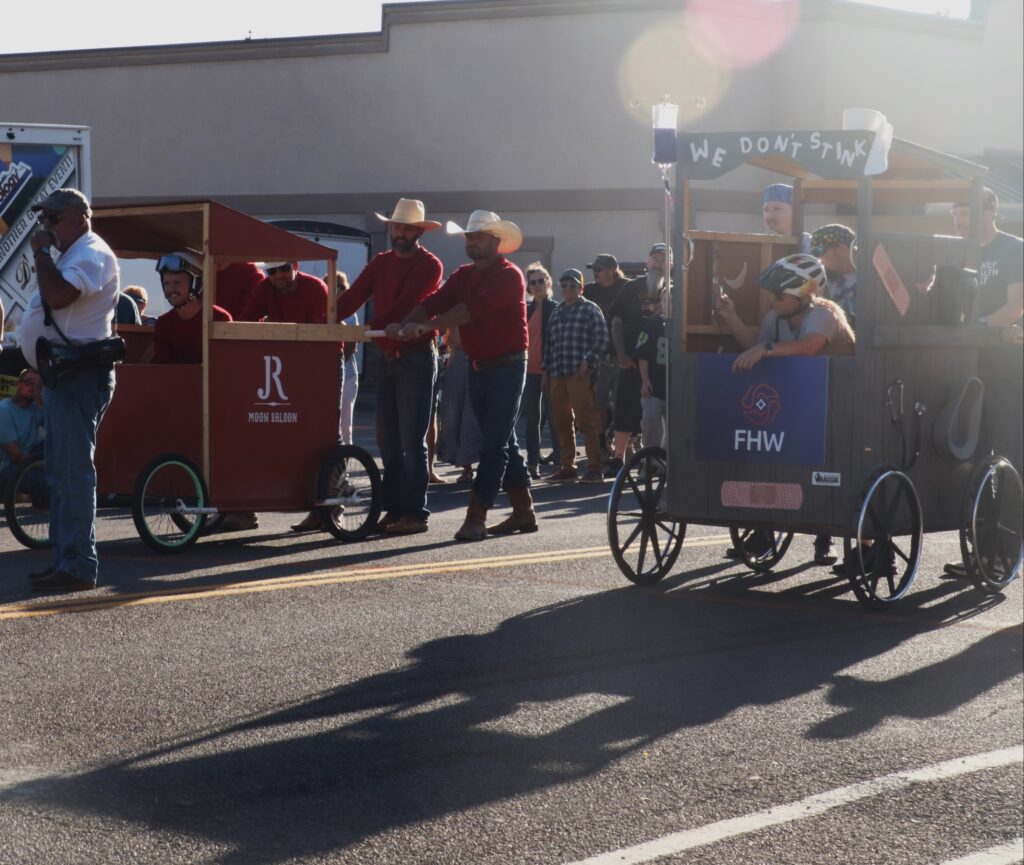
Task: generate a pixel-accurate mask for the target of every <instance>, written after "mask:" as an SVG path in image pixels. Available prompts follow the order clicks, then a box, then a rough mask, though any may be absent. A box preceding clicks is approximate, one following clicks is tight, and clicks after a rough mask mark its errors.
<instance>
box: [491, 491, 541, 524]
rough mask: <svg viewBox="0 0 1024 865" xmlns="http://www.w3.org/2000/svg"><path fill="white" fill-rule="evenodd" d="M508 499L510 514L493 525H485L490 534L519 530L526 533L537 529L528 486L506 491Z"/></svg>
mask: <svg viewBox="0 0 1024 865" xmlns="http://www.w3.org/2000/svg"><path fill="white" fill-rule="evenodd" d="M508 500H509V501H510V502H511V503H512V515H511V516H510V517H507V518H506V519H504V520H502V521H501V522H500V523H498V524H497V525H494V526H488V527H487V533H488V534H490V535H511V534H513V533H514V532H521V533H522V534H524V535H526V534H529V533H530V532H535V531H537V515H536V514H534V512H533V497H532V496H531V495H530V488H529V487H519V489H515V490H509V491H508Z"/></svg>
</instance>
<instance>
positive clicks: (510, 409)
mask: <svg viewBox="0 0 1024 865" xmlns="http://www.w3.org/2000/svg"><path fill="white" fill-rule="evenodd" d="M447 230H448V233H449V234H463V235H465V238H466V255H468V256H469V258H470V259H471V261H472V263H471V264H464V265H463V266H462V267H460V268H459V269H458V270H456V271H455V273H453V274H452V275H451V276H450V277H448V281H447V282H446V283H445V284H444V287H443V288H442V289H441V290H440V291H439V292H437V294H435V295H432V296H431V297H428V298H427V299H426V300H425V301H424V302H423V303H421V304H420V305H419V306H417V307H416V308H415V309H413V310H412V311H411V312H410V313H409V314H408V315H407V316H406V317H405V320H404V322H403V323H402V326H401V327H398V326H396V325H391V326H389V327H388V333H389V334H391V335H394V336H396V337H398V338H399V339H403V340H407V339H417V338H420V337H419V335H420V334H421V333H423V332H428V333H429V329H430V328H436V329H438V330H440V329H442V328H446V327H458V328H459V334H460V336H461V337H462V347H463V349H464V350H465V352H466V355H467V356H468V357H469V360H470V362H471V363H470V372H469V398H470V403H471V404H472V406H473V413H474V414H475V415H476V418H477V421H478V422H479V424H480V436H481V442H480V462H479V466H478V468H477V473H476V478H475V480H474V481H473V489H472V490H471V492H470V497H469V509H468V510H467V512H466V519H465V521H464V522H463V524H462V527H461V528H460V529H459V530H458V532H457V533H456V534H455V537H456V538H457V539H459V540H462V541H470V540H483V539H484V538H485V537H487V534H488V532H490V533H491V534H511V533H512V532H523V533H526V532H535V531H537V518H536V516H535V515H534V512H533V499H532V497H531V496H530V474H529V472H528V471H527V468H526V461H525V460H524V459H523V455H522V454H521V453H520V452H519V445H518V443H517V442H516V430H515V424H516V416H517V415H518V414H519V402H520V399H521V398H522V395H523V385H524V383H525V381H526V359H527V358H526V349H527V344H528V335H527V323H526V280H525V279H524V278H523V272H522V271H521V270H520V269H519V268H518V267H516V266H515V265H514V264H513V263H512V262H511V261H509V260H508V259H506V258H505V256H506V255H507V254H509V253H512V252H515V251H516V250H517V249H519V247H520V246H521V245H522V242H523V235H522V232H521V231H520V230H519V226H517V225H516V224H515V223H513V222H509V221H508V220H505V219H501V218H500V217H499V216H498V214H496V213H491V212H490V211H489V210H474V211H473V213H472V214H470V217H469V222H467V223H466V227H465V228H460V227H459V226H458V225H456V224H455V223H454V222H449V223H448V225H447ZM428 318H429V319H430V321H428ZM499 489H504V490H505V491H506V492H507V493H508V497H509V500H510V501H511V503H512V515H511V516H510V517H508V518H507V519H505V520H504V521H502V522H501V523H499V524H498V525H496V526H491V527H488V526H487V524H486V518H487V511H488V509H490V508H491V507H492V506H493V505H494V500H495V499H496V498H497V495H498V490H499Z"/></svg>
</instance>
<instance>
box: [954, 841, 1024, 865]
mask: <svg viewBox="0 0 1024 865" xmlns="http://www.w3.org/2000/svg"><path fill="white" fill-rule="evenodd" d="M1019 862H1024V838H1017V839H1015V840H1013V841H1007V842H1006V843H1005V844H996V846H995V847H989V848H988V850H980V851H979V852H977V853H968V854H967V855H966V856H961V857H960V858H959V859H950V860H949V861H948V862H943V863H942V865H1017V863H1019Z"/></svg>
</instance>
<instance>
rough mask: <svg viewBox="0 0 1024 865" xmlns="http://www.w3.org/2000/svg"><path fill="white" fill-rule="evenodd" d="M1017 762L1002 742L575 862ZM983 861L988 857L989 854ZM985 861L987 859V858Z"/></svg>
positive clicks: (652, 850) (1020, 754)
mask: <svg viewBox="0 0 1024 865" xmlns="http://www.w3.org/2000/svg"><path fill="white" fill-rule="evenodd" d="M1014 763H1024V745H1018V746H1016V747H1014V748H1003V749H1001V750H999V751H989V752H987V753H985V754H973V755H971V756H969V757H959V758H957V759H955V760H947V761H945V762H943V763H936V764H934V765H932V766H924V767H922V768H921V769H914V770H912V771H909V772H894V773H893V774H891V775H883V776H882V777H880V778H872V779H871V780H868V781H861V782H860V783H857V784H850V785H849V786H848V787H838V788H836V789H835V790H827V791H825V792H824V793H818V794H816V795H814V796H808V797H807V798H806V799H801V800H799V801H798V802H790V803H789V804H787V805H777V806H776V807H774V808H769V809H767V810H765V811H758V812H756V813H754V814H747V815H745V816H743V817H734V818H732V819H730V820H720V821H719V822H717V823H709V824H708V825H707V826H701V827H698V828H697V829H687V830H686V831H683V832H673V833H672V834H671V835H665V836H664V837H662V838H657V839H655V840H654V841H647V842H645V843H643V844H637V845H635V846H634V847H624V848H623V849H621V850H613V851H612V852H610V853H601V854H599V855H597V856H591V857H590V858H589V859H581V860H579V861H578V862H572V863H570V865H637V863H641V862H650V861H652V860H654V859H658V858H660V857H662V856H671V855H673V854H675V853H681V852H683V851H684V850H693V849H694V848H696V847H705V846H707V845H708V844H714V843H715V842H717V841H723V840H725V839H727V838H734V837H736V836H737V835H746V834H748V833H750V832H758V831H760V830H761V829H766V828H768V827H769V826H779V825H781V824H783V823H792V822H793V821H794V820H804V819H806V818H808V817H816V816H818V815H819V814H824V813H825V812H826V811H830V810H832V809H833V808H838V807H839V806H840V805H848V804H850V803H851V802H856V801H858V800H860V799H867V798H869V797H871V796H879V795H881V794H882V793H887V792H889V791H891V790H899V789H902V788H903V787H909V786H910V785H912V784H921V783H925V782H928V781H939V780H942V779H943V778H955V777H956V776H957V775H966V774H969V773H971V772H980V771H982V770H983V769H994V768H997V767H999V766H1010V765H1012V764H1014ZM980 861H982V862H984V861H985V860H980ZM999 861H1002V860H999ZM1006 861H1011V860H1006ZM986 865H988V863H987V862H986Z"/></svg>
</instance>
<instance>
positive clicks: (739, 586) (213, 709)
mask: <svg viewBox="0 0 1024 865" xmlns="http://www.w3.org/2000/svg"><path fill="white" fill-rule="evenodd" d="M365 432H366V430H365V429H364V430H363V433H364V434H365ZM442 470H443V471H444V472H445V473H446V474H447V476H448V477H449V478H454V477H455V474H456V472H455V470H454V469H451V468H450V467H442ZM607 494H608V487H607V486H606V487H604V488H594V487H584V486H580V485H570V486H559V487H553V486H548V487H547V488H543V489H538V490H537V500H538V511H539V514H540V517H541V531H540V532H538V533H537V534H535V535H531V536H526V537H513V538H491V539H488V540H487V541H484V542H481V543H470V544H461V543H457V542H455V541H453V540H452V534H453V533H454V531H455V529H456V528H457V526H458V525H459V522H460V520H461V516H462V512H463V509H464V506H465V499H466V493H465V490H464V488H459V489H456V488H454V487H453V486H452V485H448V486H445V487H438V488H434V489H433V490H432V493H431V504H432V507H434V509H435V513H434V515H433V517H432V519H431V528H430V531H429V532H428V533H427V534H424V535H419V536H415V537H413V538H406V539H382V538H380V539H372V540H368V541H365V542H362V543H359V544H352V545H347V546H346V545H339V544H337V543H335V542H332V541H329V540H328V539H327V538H326V536H324V535H303V536H295V535H293V534H292V533H290V532H289V531H288V529H287V526H288V524H289V523H290V522H292V521H293V515H285V514H264V515H262V517H261V521H262V525H261V528H260V529H259V530H256V531H253V532H247V533H244V534H241V535H232V536H228V535H222V536H212V537H207V538H203V539H201V540H200V541H199V543H198V544H197V545H196V546H195V547H193V548H192V549H190V550H188V551H186V552H184V553H183V554H181V555H180V556H169V557H168V556H157V555H155V554H153V553H150V552H149V551H148V550H147V548H145V547H144V546H143V545H142V544H141V543H140V542H139V541H138V539H137V538H136V537H135V535H134V530H133V527H132V524H131V519H130V517H128V516H127V515H126V514H124V513H117V512H113V513H111V512H107V513H106V514H105V516H104V517H103V518H102V520H101V521H100V525H99V530H98V531H99V536H100V538H101V546H100V552H101V562H102V564H101V569H102V570H101V586H100V588H98V589H97V590H96V591H95V592H91V593H87V594H83V595H79V596H74V597H72V598H68V599H62V600H53V599H50V600H46V599H38V598H31V597H30V596H29V594H28V593H27V591H26V590H25V584H24V577H23V575H24V573H25V572H27V571H29V570H35V569H37V567H40V566H42V565H44V564H45V563H46V554H45V553H33V552H29V551H26V550H22V549H21V548H19V547H18V546H17V544H16V543H15V542H14V540H13V539H12V538H11V536H10V535H9V534H8V533H6V532H3V533H0V729H2V731H3V732H2V734H0V863H3V865H15V863H17V865H22V863H25V865H29V863H31V865H40V863H66V865H77V863H83V865H85V863H88V865H96V863H111V865H113V863H159V865H173V863H223V865H256V863H260V865H262V863H267V865H271V863H273V865H277V863H282V865H283V863H289V865H291V863H328V862H330V863H402V865H413V863H417V865H418V863H423V865H427V863H429V865H440V863H481V865H482V863H488V865H511V863H580V862H584V861H587V862H591V863H593V865H612V863H624V862H653V861H658V862H659V863H665V862H673V863H688V865H690V863H709V865H710V863H715V865H722V863H728V865H740V863H771V865H789V863H793V865H796V863H801V865H805V863H849V865H860V863H864V865H867V863H872V865H881V863H885V865H889V863H907V865H924V863H943V865H952V863H956V865H982V863H985V865H995V863H1004V862H1020V861H1021V860H1022V858H1024V854H1022V853H1021V851H1020V845H1021V842H1020V840H1019V839H1020V838H1021V836H1022V835H1024V832H1022V827H1021V822H1022V812H1024V792H1022V762H1021V760H1022V742H1024V729H1022V726H1024V720H1022V716H1024V713H1022V703H1024V697H1022V626H1021V623H1022V610H1024V602H1022V593H1021V584H1020V582H1017V583H1015V584H1013V585H1012V586H1011V587H1010V588H1009V589H1008V590H1007V592H1006V594H1005V596H997V597H995V598H989V599H985V598H983V597H982V596H980V595H979V594H977V593H976V592H974V591H973V590H972V589H969V588H967V587H966V586H965V585H963V584H961V583H958V582H954V581H948V580H943V579H940V578H939V577H938V576H937V575H938V573H939V572H940V570H941V565H942V562H943V561H945V560H947V559H950V558H954V557H955V556H956V554H957V543H956V538H955V536H954V535H929V536H928V537H927V539H926V545H925V558H924V564H923V566H922V569H921V575H920V576H919V578H918V581H917V583H916V584H915V586H914V587H913V589H912V590H911V593H910V594H909V596H908V597H907V598H906V599H904V600H903V601H901V602H900V603H899V605H898V606H897V607H896V608H895V609H893V610H889V611H887V612H886V613H882V614H878V613H870V612H868V611H865V610H863V609H862V608H861V607H860V605H859V604H858V603H857V602H856V600H855V599H854V598H853V597H852V595H851V594H850V593H849V591H848V590H847V587H846V584H845V583H844V582H842V581H840V580H838V579H837V578H834V577H833V576H832V575H831V573H830V572H829V570H828V569H827V568H814V567H811V566H808V565H807V564H806V562H807V561H809V559H810V557H811V545H810V540H809V539H806V538H798V539H797V540H796V541H794V544H793V547H792V548H791V550H790V551H789V553H788V554H787V556H786V558H785V559H784V561H783V562H782V563H781V564H780V566H779V569H778V570H777V572H776V573H774V574H770V575H763V576H757V575H754V574H752V573H750V572H749V571H747V569H746V568H744V567H743V566H742V565H737V564H735V563H733V562H731V561H729V560H727V559H725V558H723V555H722V554H723V551H724V549H725V547H726V546H727V540H726V539H725V538H724V537H723V532H722V530H721V529H696V528H695V529H691V531H690V532H689V534H688V536H687V542H686V546H685V548H684V550H683V554H682V556H681V558H680V561H679V563H678V564H677V566H676V568H675V569H674V571H673V573H672V574H671V575H670V576H669V577H667V578H666V579H665V580H663V581H662V582H661V583H660V584H658V585H657V586H655V587H653V588H648V589H641V588H637V587H633V586H632V585H630V584H629V583H627V581H626V580H625V579H624V578H623V577H622V575H621V574H620V573H619V572H618V570H617V568H616V566H615V564H614V562H613V560H612V558H611V556H610V554H609V552H608V548H607V542H606V539H605V535H604V506H605V500H606V497H607Z"/></svg>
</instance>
